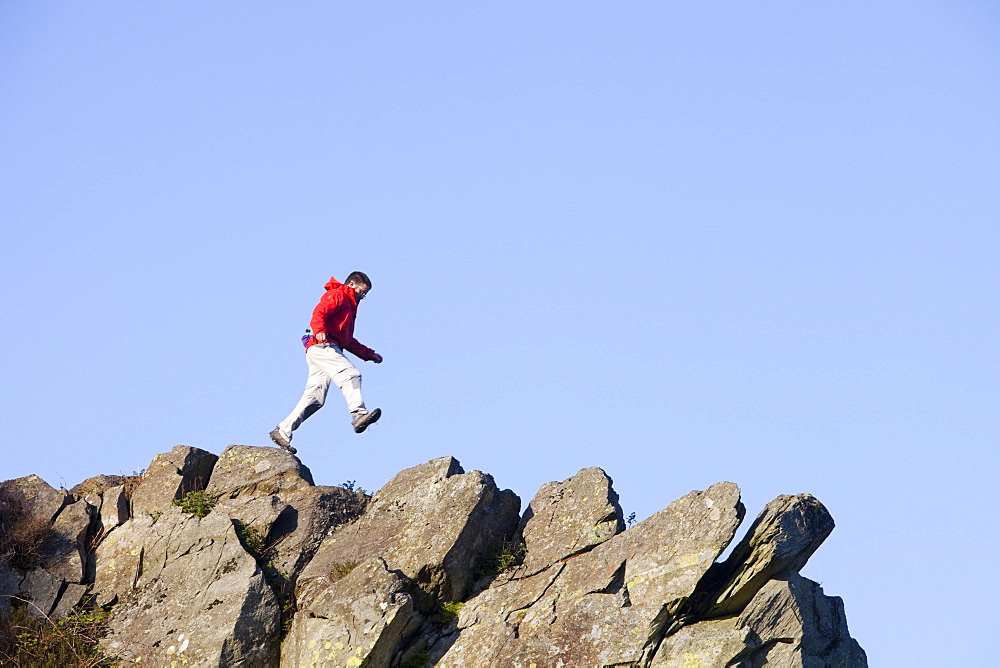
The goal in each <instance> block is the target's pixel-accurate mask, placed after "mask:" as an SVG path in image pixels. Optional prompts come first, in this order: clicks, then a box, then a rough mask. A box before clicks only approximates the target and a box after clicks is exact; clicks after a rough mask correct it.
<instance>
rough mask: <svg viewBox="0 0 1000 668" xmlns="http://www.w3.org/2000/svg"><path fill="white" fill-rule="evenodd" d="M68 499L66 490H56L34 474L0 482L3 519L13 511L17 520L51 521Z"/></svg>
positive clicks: (0, 506)
mask: <svg viewBox="0 0 1000 668" xmlns="http://www.w3.org/2000/svg"><path fill="white" fill-rule="evenodd" d="M70 501H72V499H71V498H70V496H69V494H67V493H66V490H64V489H60V490H56V489H55V488H54V487H52V486H51V485H49V484H48V483H47V482H45V481H44V480H42V479H41V478H39V477H38V476H36V475H29V476H25V477H23V478H15V479H14V480H7V481H5V482H2V483H0V517H2V518H4V519H5V520H6V519H7V518H9V517H10V516H11V513H13V514H14V515H15V516H16V519H17V520H37V521H40V522H45V523H51V522H52V520H53V519H55V516H56V514H57V513H58V512H59V511H60V510H62V507H63V506H65V505H66V504H67V503H69V502H70Z"/></svg>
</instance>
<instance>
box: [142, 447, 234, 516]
mask: <svg viewBox="0 0 1000 668" xmlns="http://www.w3.org/2000/svg"><path fill="white" fill-rule="evenodd" d="M216 460H218V457H217V456H216V455H213V454H212V453H211V452H206V451H205V450H199V449H198V448H192V447H188V446H186V445H178V446H175V447H174V449H173V450H171V451H170V452H167V453H164V454H161V455H156V456H155V457H153V461H152V462H150V464H149V468H148V469H146V473H145V475H143V477H142V482H141V483H139V486H138V487H137V488H136V490H135V492H134V493H133V494H132V512H133V514H135V515H139V514H140V513H154V512H157V511H162V510H163V509H164V508H166V507H167V506H169V505H170V504H171V502H173V500H174V499H179V498H181V497H182V496H184V495H185V494H187V493H188V492H193V491H196V490H199V489H204V488H205V486H206V485H207V484H208V483H209V480H210V478H211V475H212V467H213V466H215V462H216Z"/></svg>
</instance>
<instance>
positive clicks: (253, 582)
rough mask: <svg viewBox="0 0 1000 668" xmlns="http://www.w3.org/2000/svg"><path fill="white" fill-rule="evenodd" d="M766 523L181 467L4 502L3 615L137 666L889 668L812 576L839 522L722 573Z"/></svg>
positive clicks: (21, 491)
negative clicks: (89, 626)
mask: <svg viewBox="0 0 1000 668" xmlns="http://www.w3.org/2000/svg"><path fill="white" fill-rule="evenodd" d="M175 500H177V501H180V500H185V502H186V503H185V504H184V505H176V504H175ZM744 514H745V511H744V507H743V504H742V503H741V501H740V491H739V489H738V488H737V487H736V485H734V484H733V483H729V482H722V483H717V484H715V485H712V486H711V487H709V488H708V489H706V490H703V491H693V492H691V493H690V494H687V495H686V496H684V497H682V498H680V499H678V500H676V501H674V502H673V503H671V504H670V505H669V506H668V507H667V508H665V509H663V510H661V511H659V512H657V513H655V514H654V515H652V516H651V517H649V518H648V519H646V520H644V521H642V522H639V523H637V524H635V525H634V526H632V527H630V528H627V529H626V525H625V522H624V520H623V516H622V510H621V507H620V505H619V503H618V495H617V494H616V493H615V491H614V489H613V487H612V481H611V479H610V478H609V477H608V476H607V474H605V473H604V471H602V470H601V469H599V468H587V469H583V470H581V471H579V472H578V473H577V474H576V475H574V476H573V477H572V478H569V479H567V480H563V481H558V482H551V483H548V484H546V485H543V486H542V487H541V489H539V490H538V493H537V494H536V495H535V497H534V498H533V499H532V500H531V502H530V503H529V504H528V506H527V508H526V509H525V510H524V512H523V513H522V512H521V501H520V499H519V498H518V497H517V495H515V494H514V493H513V492H511V491H510V490H501V489H499V488H498V487H497V485H496V483H495V482H494V480H493V478H492V476H490V475H489V474H485V473H482V472H479V471H469V472H466V471H465V470H464V469H463V468H462V466H461V465H460V464H459V462H458V461H457V460H455V459H454V458H452V457H442V458H440V459H435V460H432V461H429V462H426V463H424V464H420V465H418V466H415V467H412V468H409V469H407V470H405V471H402V472H400V473H399V474H397V475H396V476H395V477H394V478H393V479H392V480H390V481H389V482H388V483H387V484H386V485H385V486H384V487H383V488H382V489H380V490H379V491H378V492H377V493H375V494H374V495H373V496H368V495H367V494H365V493H363V492H361V491H358V490H353V489H345V488H343V487H327V486H319V485H316V484H315V483H314V481H313V479H312V474H311V473H310V471H309V469H308V468H306V467H305V466H304V465H303V464H302V462H301V461H300V460H299V459H298V458H297V457H294V456H292V455H290V454H289V453H287V452H284V451H282V450H279V449H276V448H269V447H251V446H240V445H233V446H229V447H228V448H226V450H225V451H224V452H223V453H222V454H221V456H218V457H217V456H216V455H214V454H212V453H209V452H206V451H203V450H199V449H197V448H191V447H187V446H177V447H175V448H173V450H171V451H170V452H169V453H164V454H161V455H157V456H156V457H155V458H154V459H153V461H152V463H151V464H150V466H149V468H148V469H147V471H146V472H145V474H144V475H143V476H142V477H141V479H139V478H137V477H124V478H123V477H121V476H97V477H95V478H91V479H89V480H87V481H84V482H83V483H81V484H80V485H77V486H76V487H74V488H73V489H72V490H69V491H66V490H55V489H53V488H52V487H50V486H49V485H48V484H46V483H45V482H44V481H42V480H41V479H40V478H38V477H37V476H28V477H26V478H19V479H16V480H8V481H6V482H3V483H0V537H4V542H2V543H0V614H3V613H4V611H5V610H7V609H9V607H10V606H11V605H25V603H24V601H30V603H28V605H29V606H30V607H29V609H30V610H32V611H34V612H35V613H36V614H39V615H46V616H49V617H50V618H61V617H63V616H65V615H67V614H69V613H70V611H71V610H72V609H73V608H74V606H79V605H91V606H93V605H99V606H106V607H107V608H108V609H110V616H109V618H108V633H107V634H106V635H105V637H104V638H103V639H102V640H101V647H102V649H103V650H104V651H105V652H106V653H107V654H109V655H111V656H114V657H117V658H118V659H119V661H120V662H121V665H146V666H174V665H199V666H280V667H288V668H291V667H295V668H298V667H300V666H373V667H374V666H399V667H421V666H515V667H517V666H524V667H525V668H527V667H528V666H538V667H539V668H540V667H542V666H664V667H666V666H671V667H681V666H684V667H695V666H704V667H706V668H708V667H719V668H722V667H732V666H739V667H744V668H750V667H756V666H764V665H767V666H779V667H785V666H788V667H793V666H803V667H812V666H817V667H819V666H823V667H844V668H855V667H861V666H867V660H866V657H865V653H864V651H863V650H862V649H861V647H860V646H859V645H858V643H857V642H856V641H855V640H854V639H852V638H851V637H850V634H849V631H848V629H847V621H846V617H845V614H844V606H843V603H842V601H841V599H839V598H837V597H829V596H826V595H825V594H824V593H823V589H822V588H821V587H820V586H819V585H818V584H817V583H815V582H812V581H810V580H808V579H806V578H804V577H802V576H801V575H800V574H799V570H800V569H801V568H802V567H803V566H804V565H805V563H806V561H807V560H808V559H809V557H810V556H811V555H812V554H813V552H814V551H815V550H816V549H817V548H818V547H819V545H820V544H821V543H822V542H823V540H825V538H826V537H827V536H828V535H829V534H830V532H831V531H832V530H833V527H834V522H833V519H832V517H830V514H829V513H828V512H827V510H826V508H824V507H823V505H822V504H821V503H820V502H819V501H818V500H817V499H815V498H814V497H812V496H811V495H808V494H798V495H795V496H779V497H778V498H777V499H775V500H774V501H772V502H771V503H769V504H768V505H767V506H766V507H765V508H764V509H763V510H762V511H761V512H760V514H759V515H758V516H757V518H756V520H755V521H754V522H753V523H752V524H751V526H750V527H749V530H748V531H747V533H746V535H745V536H744V537H743V538H742V539H741V540H740V541H739V543H738V544H737V545H736V546H735V547H734V549H733V550H732V552H731V554H730V555H729V557H728V558H726V559H725V560H720V556H721V555H722V554H723V553H724V551H725V550H726V548H727V547H728V546H729V545H730V543H731V542H732V541H733V540H734V538H735V537H736V533H737V530H738V528H739V526H740V524H741V522H742V521H743V519H744ZM32 532H35V533H32ZM18 535H21V536H24V535H28V536H31V535H34V536H37V537H38V546H37V550H35V551H34V552H32V553H31V554H27V553H25V552H26V551H27V550H26V549H23V548H22V550H21V551H20V552H17V551H13V550H12V549H11V548H10V546H11V545H15V546H17V545H22V546H23V545H28V544H30V541H24V540H22V541H21V543H18V542H17V541H16V540H13V539H9V538H10V537H12V536H14V537H16V536H18ZM2 548H7V549H6V551H4V550H3V549H2Z"/></svg>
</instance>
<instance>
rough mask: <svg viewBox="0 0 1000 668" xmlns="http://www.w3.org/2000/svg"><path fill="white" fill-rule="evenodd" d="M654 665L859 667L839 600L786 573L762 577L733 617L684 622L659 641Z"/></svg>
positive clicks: (861, 656) (863, 662)
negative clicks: (667, 637) (685, 624)
mask: <svg viewBox="0 0 1000 668" xmlns="http://www.w3.org/2000/svg"><path fill="white" fill-rule="evenodd" d="M652 665H653V666H656V667H658V668H686V667H687V666H704V667H705V668H732V667H736V668H758V667H760V666H769V667H770V666H775V667H777V668H863V667H865V666H867V665H868V659H867V657H866V656H865V653H864V650H862V649H861V646H860V645H858V643H857V641H855V640H854V639H853V638H851V637H850V633H849V632H848V630H847V619H846V617H845V616H844V606H843V602H842V601H841V600H840V599H839V598H837V597H829V596H825V595H824V594H823V588H822V587H820V586H819V585H818V584H816V583H815V582H812V581H811V580H807V579H806V578H804V577H802V576H801V575H798V574H797V573H791V574H789V575H787V576H783V577H781V578H778V579H775V580H771V581H769V582H767V583H766V584H765V585H764V586H763V587H762V588H761V589H760V590H759V591H758V592H757V594H756V595H755V596H754V597H753V599H752V600H751V601H750V603H749V604H748V605H747V606H746V608H745V609H744V610H743V612H742V613H741V614H739V615H738V616H737V617H726V618H722V619H716V620H707V621H702V622H698V623H695V624H691V625H689V626H685V627H683V628H682V629H680V630H679V631H678V632H677V633H676V634H675V635H673V636H671V637H670V638H669V639H668V640H667V641H665V642H664V643H663V644H662V645H661V646H660V650H659V652H657V654H656V657H655V659H654V660H653V662H652Z"/></svg>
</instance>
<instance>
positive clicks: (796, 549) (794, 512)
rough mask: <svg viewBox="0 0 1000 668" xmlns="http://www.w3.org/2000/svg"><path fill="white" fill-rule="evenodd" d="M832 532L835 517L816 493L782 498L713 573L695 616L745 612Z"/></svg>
mask: <svg viewBox="0 0 1000 668" xmlns="http://www.w3.org/2000/svg"><path fill="white" fill-rule="evenodd" d="M833 528H834V522H833V518H832V517H831V516H830V513H829V512H828V511H827V509H826V508H825V507H824V506H823V504H822V503H820V502H819V501H818V500H817V499H816V498H815V497H814V496H812V495H811V494H798V495H795V496H787V495H782V496H779V497H778V498H776V499H775V500H774V501H771V502H770V503H769V504H767V506H765V507H764V510H762V511H761V512H760V514H759V515H758V516H757V519H756V520H754V523H753V525H752V526H751V527H750V529H749V531H747V535H746V536H745V537H744V538H743V540H742V541H740V543H739V544H738V545H737V546H736V547H735V548H734V549H733V552H732V554H731V555H730V556H729V558H728V559H726V561H724V562H723V563H721V564H716V565H714V566H713V567H712V569H711V570H710V571H709V572H708V574H707V575H706V577H705V578H704V580H703V581H702V583H701V585H700V586H699V591H698V592H697V593H696V594H695V596H693V597H692V601H693V605H692V606H691V612H690V614H691V615H693V616H695V617H698V618H703V619H704V618H713V617H722V616H725V615H732V614H735V613H738V612H740V611H741V610H743V608H745V607H746V605H747V603H749V602H750V600H751V599H752V598H753V597H754V595H755V594H756V593H757V591H758V590H759V589H760V588H761V587H763V586H764V584H765V583H767V582H768V581H769V580H771V579H772V578H773V577H775V576H776V575H778V574H780V573H790V572H794V571H797V570H799V569H800V568H802V567H803V566H804V565H805V563H806V561H808V560H809V557H811V556H812V554H813V552H815V551H816V549H817V548H818V547H819V546H820V545H821V544H822V543H823V541H824V540H826V538H827V536H829V535H830V532H831V531H833Z"/></svg>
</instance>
